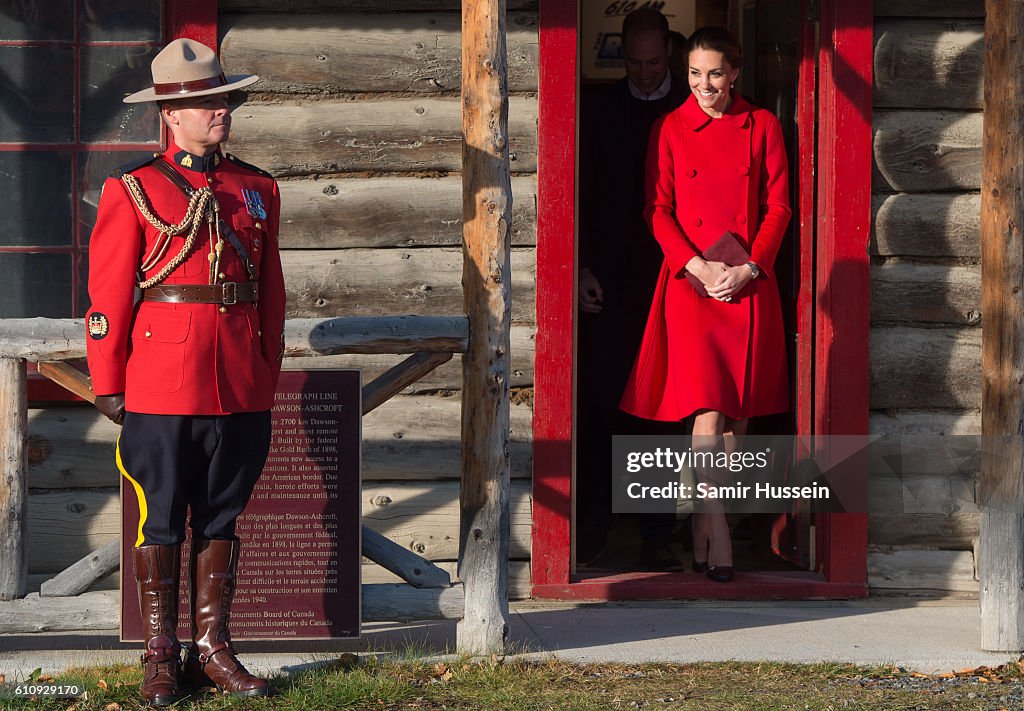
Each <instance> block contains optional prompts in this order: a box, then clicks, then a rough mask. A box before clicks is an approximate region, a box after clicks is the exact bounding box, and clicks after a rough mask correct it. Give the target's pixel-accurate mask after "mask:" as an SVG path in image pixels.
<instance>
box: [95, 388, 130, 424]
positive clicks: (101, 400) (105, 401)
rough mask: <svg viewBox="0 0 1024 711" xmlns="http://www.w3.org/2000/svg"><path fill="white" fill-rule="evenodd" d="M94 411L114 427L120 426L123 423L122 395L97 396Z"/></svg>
mask: <svg viewBox="0 0 1024 711" xmlns="http://www.w3.org/2000/svg"><path fill="white" fill-rule="evenodd" d="M96 409H97V410H99V411H100V412H102V413H103V414H104V415H106V416H107V419H109V420H110V421H111V422H113V423H114V424H115V425H119V424H121V423H122V422H123V421H124V393H117V394H116V395H97V396H96Z"/></svg>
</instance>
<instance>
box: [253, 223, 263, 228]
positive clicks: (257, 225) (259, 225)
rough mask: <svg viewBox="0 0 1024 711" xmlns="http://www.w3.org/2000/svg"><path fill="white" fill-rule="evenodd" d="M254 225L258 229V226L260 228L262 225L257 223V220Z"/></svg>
mask: <svg viewBox="0 0 1024 711" xmlns="http://www.w3.org/2000/svg"><path fill="white" fill-rule="evenodd" d="M255 227H256V229H260V228H262V227H263V225H261V224H260V223H258V222H257V223H256V225H255Z"/></svg>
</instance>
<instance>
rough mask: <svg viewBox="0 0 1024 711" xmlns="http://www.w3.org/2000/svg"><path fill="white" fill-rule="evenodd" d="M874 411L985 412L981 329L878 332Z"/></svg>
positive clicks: (873, 348)
mask: <svg viewBox="0 0 1024 711" xmlns="http://www.w3.org/2000/svg"><path fill="white" fill-rule="evenodd" d="M870 353H871V355H870V367H869V371H870V380H871V395H870V403H871V408H872V409H875V410H882V409H886V408H893V407H903V408H978V407H980V406H981V329H977V328H935V329H922V328H906V327H893V328H888V327H887V328H872V329H871V351H870Z"/></svg>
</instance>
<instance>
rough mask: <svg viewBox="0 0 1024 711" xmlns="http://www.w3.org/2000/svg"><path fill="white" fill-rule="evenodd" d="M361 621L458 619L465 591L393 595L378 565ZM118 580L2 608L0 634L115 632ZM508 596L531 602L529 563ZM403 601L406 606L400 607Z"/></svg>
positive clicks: (519, 567)
mask: <svg viewBox="0 0 1024 711" xmlns="http://www.w3.org/2000/svg"><path fill="white" fill-rule="evenodd" d="M456 565H457V564H456V563H455V562H454V561H453V562H443V563H440V564H439V567H441V568H444V569H445V570H447V571H448V573H449V574H450V575H451V577H452V579H453V580H455V579H456V574H455V567H456ZM362 568H363V571H362V581H363V603H362V612H363V620H364V621H367V622H370V621H395V618H394V617H390V616H388V615H392V614H395V613H396V612H397V613H398V614H400V615H401V616H400V617H399V619H400V620H407V619H433V618H435V617H436V616H437V615H435V614H433V613H432V612H431V611H432V610H436V611H440V613H441V615H454V613H455V610H456V609H457V606H458V599H459V596H460V592H459V591H461V590H462V586H461V584H457V585H456V586H454V587H452V588H447V589H445V590H444V591H441V590H440V589H437V588H435V589H433V590H430V589H425V590H419V591H416V593H419V594H416V593H412V592H409V591H410V590H415V588H411V586H408V585H402V586H400V587H401V588H403V590H400V591H390V590H387V589H386V588H393V587H398V586H396V581H397V578H396V577H395V576H394V574H392V573H389V572H388V571H386V570H384V569H383V568H381V567H379V566H376V565H363V566H362ZM118 577H119V576H118V575H116V574H115V575H111V576H109V577H108V578H106V579H104V580H103V581H102V583H101V585H102V586H103V587H104V589H103V590H99V591H97V590H93V591H91V592H87V593H82V594H81V595H77V596H75V597H63V598H52V597H50V598H40V597H39V594H38V593H34V592H33V593H31V594H29V595H28V596H27V597H25V598H24V599H21V600H12V601H10V602H2V603H0V634H26V633H33V632H73V631H76V630H90V631H97V630H116V629H118V626H119V619H118V610H119V606H120V593H119V591H118V587H117V585H118ZM40 580H41V576H39V575H35V576H32V579H31V580H30V585H32V586H34V587H38V585H39V582H40ZM508 594H509V599H510V600H524V599H526V598H529V597H530V563H529V562H528V561H514V560H513V561H509V562H508ZM399 600H401V601H402V602H403V603H404V604H401V605H399V604H398V601H399ZM403 611H405V612H404V613H403Z"/></svg>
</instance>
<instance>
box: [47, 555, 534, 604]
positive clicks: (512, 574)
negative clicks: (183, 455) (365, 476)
mask: <svg viewBox="0 0 1024 711" xmlns="http://www.w3.org/2000/svg"><path fill="white" fill-rule="evenodd" d="M435 565H436V566H437V567H438V568H441V569H442V570H444V571H445V572H447V573H448V575H449V576H451V579H452V581H453V582H454V583H456V584H457V583H458V582H459V577H458V571H457V568H458V565H459V564H458V562H457V561H454V560H439V561H437V562H436V563H435ZM360 568H361V571H360V573H361V575H362V582H363V584H364V585H375V584H390V585H394V584H397V583H401V582H402V581H401V578H399V577H398V576H397V575H395V574H394V573H392V572H391V571H389V570H385V569H384V568H381V567H380V566H379V565H377V564H376V563H371V562H369V561H367V560H366V559H365V558H364V559H363V564H362V566H360ZM52 575H53V574H52V573H36V574H34V575H30V576H28V590H29V592H39V586H40V585H41V584H42V583H43V582H45V581H46V580H48V579H49V578H50V577H51V576H52ZM120 583H121V579H120V573H119V572H114V573H111V574H110V575H108V576H107V577H105V578H103V579H102V580H100V581H99V582H97V583H96V584H95V585H94V586H93V587H92V589H93V590H115V591H116V590H118V589H119V585H120ZM508 589H509V599H511V600H523V599H526V598H528V597H530V561H528V560H510V561H509V562H508Z"/></svg>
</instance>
